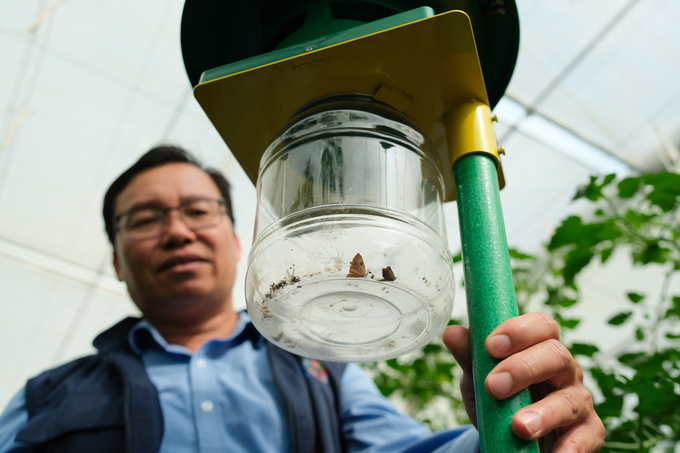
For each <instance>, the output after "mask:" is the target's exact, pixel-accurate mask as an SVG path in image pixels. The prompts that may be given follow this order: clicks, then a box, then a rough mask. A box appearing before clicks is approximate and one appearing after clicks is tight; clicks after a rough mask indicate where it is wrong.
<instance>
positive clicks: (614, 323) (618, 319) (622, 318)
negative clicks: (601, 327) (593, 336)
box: [607, 311, 633, 326]
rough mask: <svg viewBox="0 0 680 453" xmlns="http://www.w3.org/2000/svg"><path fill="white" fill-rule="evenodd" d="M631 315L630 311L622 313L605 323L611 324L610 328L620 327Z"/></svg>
mask: <svg viewBox="0 0 680 453" xmlns="http://www.w3.org/2000/svg"><path fill="white" fill-rule="evenodd" d="M632 314H633V312H632V311H627V312H624V313H619V314H618V315H616V316H614V317H612V318H611V319H610V320H609V321H607V323H608V324H611V325H612V326H620V325H621V324H623V323H624V322H626V321H627V320H628V318H630V316H631V315H632Z"/></svg>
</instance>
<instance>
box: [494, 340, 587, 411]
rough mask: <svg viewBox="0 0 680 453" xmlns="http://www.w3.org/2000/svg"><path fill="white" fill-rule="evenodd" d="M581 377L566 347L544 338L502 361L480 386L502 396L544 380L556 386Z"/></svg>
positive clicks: (496, 395)
mask: <svg viewBox="0 0 680 453" xmlns="http://www.w3.org/2000/svg"><path fill="white" fill-rule="evenodd" d="M581 376H582V372H581V370H580V367H578V364H577V363H576V362H575V361H574V359H573V357H572V356H571V354H570V353H569V350H568V349H567V348H566V347H564V345H563V344H562V343H560V342H559V341H557V340H548V341H544V342H542V343H540V344H537V345H534V346H532V347H530V348H529V349H527V350H524V351H521V352H518V353H516V354H513V355H512V357H508V358H507V359H505V360H503V361H502V362H501V363H499V364H498V365H497V366H496V367H495V368H494V369H493V370H492V371H491V373H489V375H488V376H487V377H486V380H485V381H484V386H485V387H486V391H487V392H488V393H489V394H490V395H491V396H493V397H494V398H496V399H504V398H507V397H509V396H511V395H514V394H515V393H517V392H519V391H520V390H522V389H525V388H527V387H529V386H530V385H532V384H538V383H539V382H547V383H548V384H550V385H551V386H552V387H553V388H556V389H559V388H562V387H564V386H567V385H571V384H574V383H576V382H579V380H580V379H581Z"/></svg>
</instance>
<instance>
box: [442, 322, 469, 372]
mask: <svg viewBox="0 0 680 453" xmlns="http://www.w3.org/2000/svg"><path fill="white" fill-rule="evenodd" d="M442 339H443V340H444V344H445V345H446V347H447V348H448V349H449V351H451V354H453V358H454V359H456V362H458V365H460V367H461V368H462V369H463V372H464V373H465V374H469V375H470V376H472V354H471V353H470V331H469V330H468V329H466V328H465V327H462V326H449V327H447V328H446V330H445V331H444V335H443V337H442Z"/></svg>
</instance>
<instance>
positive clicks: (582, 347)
mask: <svg viewBox="0 0 680 453" xmlns="http://www.w3.org/2000/svg"><path fill="white" fill-rule="evenodd" d="M599 350H600V349H599V348H598V347H597V346H595V345H592V344H587V343H574V344H572V345H571V347H570V348H569V351H570V352H571V355H574V356H576V355H584V356H586V357H592V356H593V354H595V353H596V352H598V351H599Z"/></svg>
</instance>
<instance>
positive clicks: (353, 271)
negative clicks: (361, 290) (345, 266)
mask: <svg viewBox="0 0 680 453" xmlns="http://www.w3.org/2000/svg"><path fill="white" fill-rule="evenodd" d="M347 276H348V277H365V276H366V266H365V265H364V259H363V258H362V257H361V255H360V254H359V253H357V254H356V255H355V256H354V258H353V259H352V262H351V263H349V274H347Z"/></svg>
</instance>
